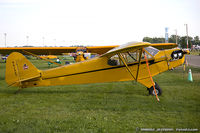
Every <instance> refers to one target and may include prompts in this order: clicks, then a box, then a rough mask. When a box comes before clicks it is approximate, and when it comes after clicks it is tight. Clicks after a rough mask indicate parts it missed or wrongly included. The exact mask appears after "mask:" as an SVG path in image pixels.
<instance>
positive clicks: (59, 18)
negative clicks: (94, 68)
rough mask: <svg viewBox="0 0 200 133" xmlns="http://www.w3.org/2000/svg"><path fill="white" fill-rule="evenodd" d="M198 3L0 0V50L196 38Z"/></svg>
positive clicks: (177, 0)
mask: <svg viewBox="0 0 200 133" xmlns="http://www.w3.org/2000/svg"><path fill="white" fill-rule="evenodd" d="M199 13H200V0H0V47H5V33H6V46H7V47H13V46H27V45H31V46H71V45H86V46H100V45H120V44H124V43H127V42H131V41H138V42H141V41H142V39H143V37H145V36H148V37H164V36H165V27H168V28H169V31H168V32H169V36H170V35H172V34H175V30H177V33H178V35H180V36H185V35H186V26H185V25H184V24H188V34H189V36H192V37H194V36H200V26H199V24H200V17H199Z"/></svg>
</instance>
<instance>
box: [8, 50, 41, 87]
mask: <svg viewBox="0 0 200 133" xmlns="http://www.w3.org/2000/svg"><path fill="white" fill-rule="evenodd" d="M39 77H40V70H38V69H37V68H36V67H35V66H34V65H33V64H32V63H31V62H30V61H29V60H27V59H26V57H24V56H23V55H22V54H20V53H18V52H13V53H11V54H10V55H9V56H8V58H7V61H6V82H7V84H8V85H9V86H19V87H23V86H24V85H23V82H24V81H28V80H34V79H37V78H39Z"/></svg>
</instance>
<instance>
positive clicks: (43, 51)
mask: <svg viewBox="0 0 200 133" xmlns="http://www.w3.org/2000/svg"><path fill="white" fill-rule="evenodd" d="M75 50H76V47H7V48H5V47H2V48H0V54H3V55H6V54H10V53H12V52H19V53H24V54H26V52H30V53H32V54H35V55H62V53H71V52H75ZM24 51H26V52H24Z"/></svg>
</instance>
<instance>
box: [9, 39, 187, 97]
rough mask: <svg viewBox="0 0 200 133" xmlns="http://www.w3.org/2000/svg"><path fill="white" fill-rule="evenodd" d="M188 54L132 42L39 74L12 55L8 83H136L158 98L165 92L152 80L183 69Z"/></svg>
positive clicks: (46, 84) (52, 84)
mask: <svg viewBox="0 0 200 133" xmlns="http://www.w3.org/2000/svg"><path fill="white" fill-rule="evenodd" d="M163 45H164V44H163ZM188 53H189V51H183V50H180V49H178V48H174V49H167V50H158V49H156V48H154V47H152V44H150V43H146V42H138V43H133V42H132V43H127V44H125V45H121V46H119V47H116V48H114V49H111V50H110V51H108V52H107V53H105V54H103V55H101V56H99V57H95V58H92V59H89V60H85V61H82V62H78V63H75V64H70V65H65V66H61V67H57V68H53V69H48V70H39V69H37V68H36V67H35V66H34V65H33V64H32V63H31V62H30V61H28V60H27V59H26V58H25V57H24V56H23V55H22V54H20V53H18V52H13V53H11V54H10V55H9V56H8V58H7V62H6V82H7V84H8V85H9V86H18V87H20V88H26V87H38V86H55V85H72V84H88V83H102V82H116V81H129V80H135V81H137V82H139V83H141V84H142V85H144V86H146V87H147V88H148V90H149V94H151V95H156V96H157V95H161V94H162V90H161V88H160V87H159V86H158V84H157V83H156V82H154V81H153V79H152V77H153V76H155V75H157V74H159V73H162V72H164V71H167V70H170V69H172V68H175V67H177V66H180V65H182V64H183V63H184V60H185V54H188Z"/></svg>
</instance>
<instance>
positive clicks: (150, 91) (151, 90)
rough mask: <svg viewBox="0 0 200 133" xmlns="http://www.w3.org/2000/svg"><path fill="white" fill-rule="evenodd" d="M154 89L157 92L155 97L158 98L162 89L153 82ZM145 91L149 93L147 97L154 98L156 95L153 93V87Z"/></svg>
mask: <svg viewBox="0 0 200 133" xmlns="http://www.w3.org/2000/svg"><path fill="white" fill-rule="evenodd" d="M155 89H156V92H157V95H158V96H160V95H162V89H161V88H160V86H159V85H158V84H157V83H156V82H155ZM147 90H148V91H149V95H153V96H155V95H156V94H155V93H154V88H153V86H151V88H147Z"/></svg>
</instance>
